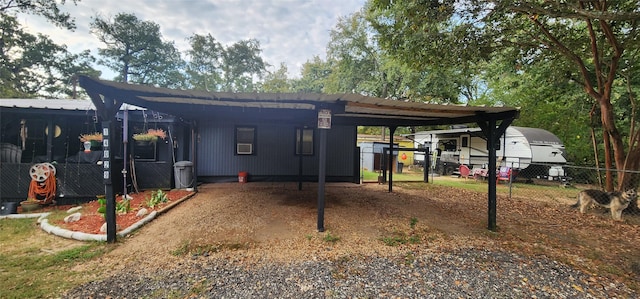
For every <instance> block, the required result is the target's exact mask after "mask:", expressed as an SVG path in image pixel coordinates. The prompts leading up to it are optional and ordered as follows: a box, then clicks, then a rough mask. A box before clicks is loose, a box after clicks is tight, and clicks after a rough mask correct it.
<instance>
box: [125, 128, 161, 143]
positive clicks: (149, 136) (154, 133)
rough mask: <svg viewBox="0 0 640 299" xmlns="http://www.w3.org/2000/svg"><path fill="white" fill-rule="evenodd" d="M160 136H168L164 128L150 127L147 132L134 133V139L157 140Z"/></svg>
mask: <svg viewBox="0 0 640 299" xmlns="http://www.w3.org/2000/svg"><path fill="white" fill-rule="evenodd" d="M158 138H161V139H165V138H167V133H166V132H165V131H164V130H163V129H149V130H147V132H146V133H139V134H133V140H135V141H146V142H156V141H157V140H158Z"/></svg>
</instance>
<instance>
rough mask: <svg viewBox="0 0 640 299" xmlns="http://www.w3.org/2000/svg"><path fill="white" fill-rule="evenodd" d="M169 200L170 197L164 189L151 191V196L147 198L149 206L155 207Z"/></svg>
mask: <svg viewBox="0 0 640 299" xmlns="http://www.w3.org/2000/svg"><path fill="white" fill-rule="evenodd" d="M167 201H169V197H167V194H166V193H164V192H163V191H162V190H160V189H158V191H153V192H151V197H150V198H149V199H148V200H147V206H148V207H150V208H153V207H155V206H157V205H159V204H161V203H165V202H167Z"/></svg>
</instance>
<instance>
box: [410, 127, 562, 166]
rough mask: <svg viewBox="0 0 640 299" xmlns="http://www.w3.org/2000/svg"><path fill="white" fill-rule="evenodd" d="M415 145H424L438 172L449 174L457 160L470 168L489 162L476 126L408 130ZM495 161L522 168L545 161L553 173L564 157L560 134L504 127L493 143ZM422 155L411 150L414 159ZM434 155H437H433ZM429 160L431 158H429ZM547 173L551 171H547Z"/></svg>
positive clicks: (481, 135) (482, 136) (420, 157)
mask: <svg viewBox="0 0 640 299" xmlns="http://www.w3.org/2000/svg"><path fill="white" fill-rule="evenodd" d="M412 135H413V138H414V142H415V146H416V147H428V148H429V149H430V150H431V153H432V159H431V161H434V160H435V161H436V164H435V166H436V169H437V171H438V172H440V173H441V174H450V173H452V172H453V171H455V170H457V168H458V166H459V165H460V164H465V165H467V166H469V167H470V168H483V167H486V165H487V164H488V162H489V154H488V153H489V152H488V151H487V141H486V138H485V136H484V134H483V133H482V130H481V129H480V128H459V129H450V130H434V131H421V132H416V133H415V134H412ZM496 147H497V150H496V157H497V163H499V164H500V165H501V166H507V167H512V168H514V169H520V170H522V169H525V168H527V167H529V165H530V164H532V163H533V164H544V165H549V166H550V167H551V168H552V169H553V170H554V171H553V172H554V173H553V174H554V175H556V176H564V173H558V172H560V170H562V167H561V165H563V164H565V163H566V162H567V160H566V159H565V157H564V155H563V154H564V145H563V144H562V141H561V140H560V138H558V137H557V136H556V135H554V134H552V133H551V132H549V131H546V130H543V129H538V128H526V127H513V126H511V127H508V128H507V130H506V132H505V134H504V135H503V136H501V137H500V142H499V144H498V145H497V146H496ZM424 158H425V157H424V155H420V154H414V160H416V161H418V163H424ZM433 158H437V159H433ZM432 163H433V162H432ZM550 175H551V173H550Z"/></svg>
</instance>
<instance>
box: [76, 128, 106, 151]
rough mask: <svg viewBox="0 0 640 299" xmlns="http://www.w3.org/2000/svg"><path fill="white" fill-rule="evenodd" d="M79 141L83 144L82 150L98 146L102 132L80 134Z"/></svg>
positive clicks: (89, 149)
mask: <svg viewBox="0 0 640 299" xmlns="http://www.w3.org/2000/svg"><path fill="white" fill-rule="evenodd" d="M79 138H80V142H82V143H83V144H84V151H85V152H88V151H91V148H99V147H100V142H102V133H98V132H95V133H89V134H80V137H79Z"/></svg>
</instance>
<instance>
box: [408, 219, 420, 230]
mask: <svg viewBox="0 0 640 299" xmlns="http://www.w3.org/2000/svg"><path fill="white" fill-rule="evenodd" d="M416 224H418V218H416V217H411V220H409V227H410V228H411V229H412V230H413V229H415V228H416Z"/></svg>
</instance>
